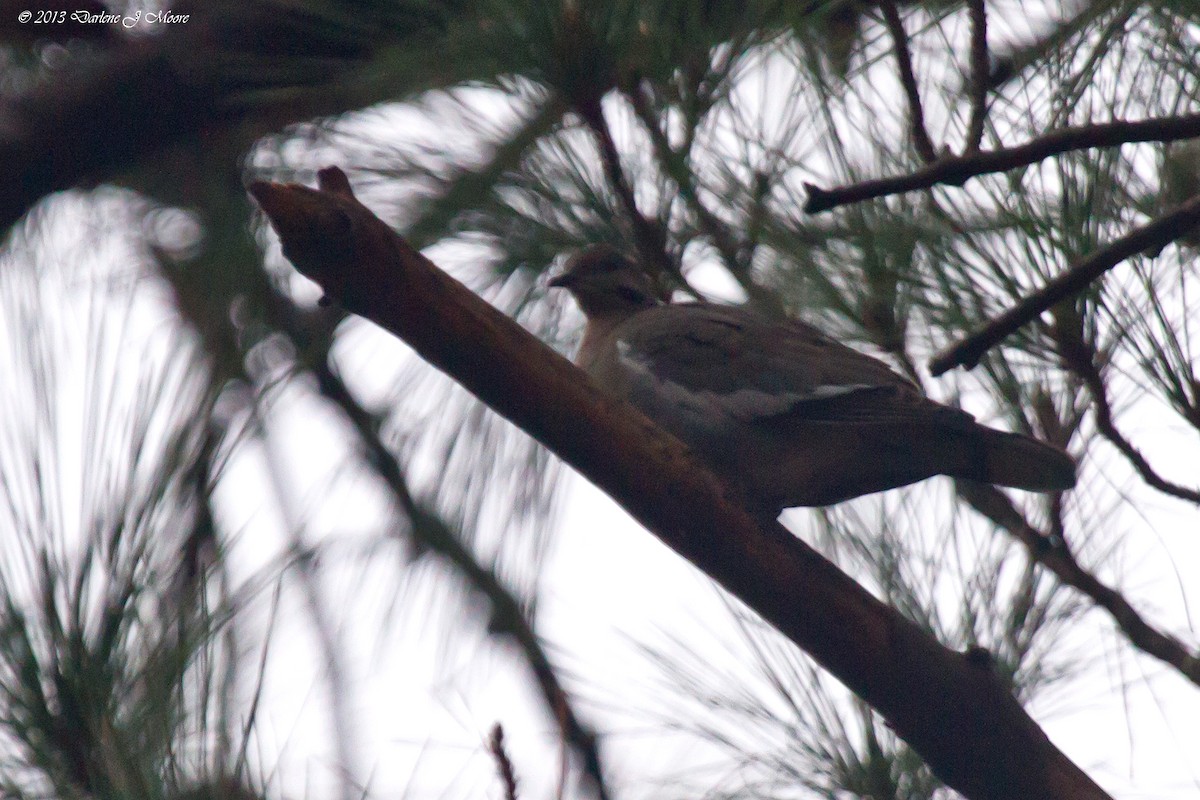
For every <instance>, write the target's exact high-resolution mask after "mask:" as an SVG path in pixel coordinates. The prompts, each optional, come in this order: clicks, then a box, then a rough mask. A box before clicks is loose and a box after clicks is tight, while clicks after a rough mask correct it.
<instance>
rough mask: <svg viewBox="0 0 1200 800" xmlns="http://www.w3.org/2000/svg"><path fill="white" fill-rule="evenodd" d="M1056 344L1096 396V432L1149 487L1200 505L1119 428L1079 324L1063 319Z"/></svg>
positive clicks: (1199, 497) (1193, 492) (1091, 348)
mask: <svg viewBox="0 0 1200 800" xmlns="http://www.w3.org/2000/svg"><path fill="white" fill-rule="evenodd" d="M1052 332H1053V335H1054V341H1055V344H1056V345H1057V346H1058V352H1059V355H1060V356H1061V357H1062V361H1063V365H1064V366H1065V367H1066V368H1067V369H1069V370H1070V371H1071V372H1073V373H1075V374H1076V375H1078V376H1079V378H1080V380H1082V381H1083V384H1084V386H1086V387H1087V389H1088V394H1090V395H1091V396H1092V408H1094V409H1095V411H1096V430H1098V431H1100V435H1101V436H1103V437H1104V438H1105V439H1107V440H1108V441H1109V442H1110V443H1111V444H1112V445H1113V446H1114V447H1116V448H1117V450H1119V451H1120V452H1121V454H1122V455H1123V456H1125V459H1126V460H1127V461H1128V462H1129V463H1130V464H1131V465H1132V466H1133V468H1134V469H1135V470H1137V472H1138V474H1139V475H1141V476H1142V480H1144V481H1145V482H1146V483H1147V484H1149V485H1150V486H1152V487H1154V488H1155V489H1158V490H1159V491H1160V492H1163V493H1164V494H1169V495H1171V496H1172V497H1178V498H1179V499H1180V500H1187V501H1188V502H1190V503H1197V504H1200V491H1197V490H1196V489H1191V488H1188V487H1187V486H1183V485H1181V484H1178V483H1174V482H1172V481H1169V480H1167V479H1166V478H1164V477H1162V476H1161V475H1159V474H1158V473H1157V472H1156V471H1155V470H1154V467H1152V466H1151V465H1150V462H1149V461H1148V460H1147V459H1146V457H1145V456H1144V455H1142V452H1141V451H1140V450H1138V449H1137V448H1136V447H1134V445H1133V443H1132V442H1131V441H1129V440H1128V439H1127V438H1125V435H1124V434H1122V433H1121V431H1120V430H1118V429H1117V423H1116V420H1115V419H1114V418H1113V412H1112V404H1111V402H1110V401H1109V399H1108V386H1107V385H1106V384H1105V381H1104V376H1103V375H1102V374H1101V372H1100V367H1099V366H1098V358H1097V356H1098V354H1097V352H1096V348H1095V346H1094V345H1093V344H1091V343H1090V342H1088V341H1086V340H1085V339H1084V337H1083V333H1082V331H1081V330H1080V328H1079V326H1078V325H1074V324H1072V325H1067V324H1065V323H1064V321H1063V320H1062V319H1061V318H1059V319H1056V320H1055V325H1054V327H1053V329H1052Z"/></svg>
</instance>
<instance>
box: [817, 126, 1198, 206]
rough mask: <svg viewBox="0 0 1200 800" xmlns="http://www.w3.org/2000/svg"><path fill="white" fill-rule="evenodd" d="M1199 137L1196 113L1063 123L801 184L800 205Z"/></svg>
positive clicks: (954, 182)
mask: <svg viewBox="0 0 1200 800" xmlns="http://www.w3.org/2000/svg"><path fill="white" fill-rule="evenodd" d="M1197 136H1200V114H1184V115H1180V116H1174V117H1160V118H1156V119H1145V120H1138V121H1136V122H1126V121H1124V120H1118V121H1115V122H1106V123H1098V124H1092V125H1080V126H1076V127H1070V128H1061V129H1059V130H1057V131H1054V132H1052V133H1048V134H1046V135H1045V136H1041V137H1039V138H1037V139H1032V140H1030V141H1028V142H1026V143H1025V144H1022V145H1017V146H1016V147H1004V148H1001V149H999V150H980V151H976V152H973V153H964V154H962V155H960V156H956V155H951V154H944V155H942V156H941V157H940V158H938V159H937V160H936V161H933V162H931V163H930V164H928V165H926V166H924V167H921V168H920V169H918V170H916V171H915V172H911V173H909V174H907V175H898V176H895V177H891V178H878V179H875V180H869V181H862V182H861V183H853V184H849V185H846V186H838V187H835V188H833V189H822V188H821V187H819V186H815V185H813V184H811V183H806V184H804V188H805V191H807V192H808V201H807V202H806V203H805V204H804V210H805V212H807V213H809V214H818V213H820V212H822V211H828V210H829V209H832V208H837V207H838V206H844V205H848V204H850V203H859V202H862V201H863V200H872V199H874V198H877V197H886V196H888V195H892V194H901V193H903V192H912V191H916V190H917V189H929V188H931V187H934V186H938V185H939V184H946V185H949V186H962V185H963V184H964V183H966V182H967V181H969V180H970V179H971V178H977V177H979V176H980V175H989V174H991V173H993V172H1007V171H1008V170H1011V169H1017V168H1018V167H1026V166H1029V165H1030V164H1036V163H1037V162H1039V161H1043V160H1045V159H1047V158H1050V157H1051V156H1056V155H1061V154H1062V153H1068V152H1070V151H1072V150H1085V149H1087V148H1090V147H1119V146H1121V145H1123V144H1134V143H1136V142H1174V141H1178V140H1179V139H1192V138H1195V137H1197Z"/></svg>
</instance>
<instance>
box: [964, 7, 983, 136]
mask: <svg viewBox="0 0 1200 800" xmlns="http://www.w3.org/2000/svg"><path fill="white" fill-rule="evenodd" d="M967 10H968V11H969V12H970V15H971V118H970V121H969V122H968V123H967V144H966V147H964V148H963V152H965V153H976V152H979V145H980V143H981V142H983V123H984V121H985V120H986V119H987V95H988V72H989V63H988V62H989V59H988V43H987V7H986V5H985V0H969V1H968V3H967Z"/></svg>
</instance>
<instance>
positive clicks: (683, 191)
mask: <svg viewBox="0 0 1200 800" xmlns="http://www.w3.org/2000/svg"><path fill="white" fill-rule="evenodd" d="M624 94H625V97H626V99H628V100H629V104H630V105H631V106H632V107H633V111H634V114H635V115H636V116H637V118H638V119H639V120H640V121H641V123H642V126H643V127H644V128H645V129H646V133H647V135H648V136H649V137H650V142H651V145H652V146H653V147H654V154H655V156H656V157H657V158H658V161H659V163H660V164H661V165H662V168H663V169H664V170H665V171H666V173H667V176H668V177H670V178H671V180H672V181H674V182H675V186H676V187H677V188H678V189H679V194H680V196H681V197H683V199H684V201H685V202H686V203H687V204H688V208H690V209H691V210H692V213H693V214H695V215H696V220H697V221H698V222H699V223H700V230H701V231H702V232H703V233H704V235H705V236H707V237H708V238H709V239H710V240H711V241H712V243H713V246H714V247H716V248H717V252H719V253H720V254H721V260H722V261H724V262H725V267H726V269H727V270H728V271H729V274H730V275H732V276H733V279H734V280H736V281H737V282H738V284H739V285H740V286H741V287H742V289H743V290H744V291H745V292H746V296H747V297H748V298H750V302H751V303H752V304H753V305H754V306H755V307H756V308H758V309H759V310H762V311H765V312H767V313H769V314H774V315H782V314H783V305H782V303H781V302H780V300H779V296H778V295H777V294H776V293H775V292H771V291H768V290H766V289H764V288H763V287H762V286H760V285H759V284H758V283H756V282H755V281H754V277H753V276H752V275H751V274H750V264H749V258H743V256H742V255H741V246H740V245H739V244H738V241H737V239H736V238H735V237H734V235H733V234H732V233H731V232H730V230H729V228H728V226H726V225H725V223H724V222H722V221H721V220H720V219H718V217H717V215H716V214H714V213H713V212H712V211H711V210H710V209H709V208H708V206H706V205H704V201H703V200H701V198H700V195H699V193H698V192H697V191H696V185H695V182H694V177H693V175H692V173H691V171H690V170H689V169H687V165H686V164H683V163H682V158H681V156H680V154H678V153H676V152H675V151H674V150H673V149H672V148H671V143H670V142H668V141H667V137H666V134H664V133H663V131H662V129H661V128H660V127H659V126H658V122H657V117H656V115H655V113H654V110H653V109H652V108H651V107H650V103H649V100H648V99H647V98H646V96H645V95H644V94H643V93H642V92H639V91H637V90H636V89H630V90H627V91H625V92H624ZM752 252H753V251H752V250H748V251H747V255H749V254H751V253H752Z"/></svg>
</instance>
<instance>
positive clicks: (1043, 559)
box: [957, 481, 1200, 685]
mask: <svg viewBox="0 0 1200 800" xmlns="http://www.w3.org/2000/svg"><path fill="white" fill-rule="evenodd" d="M957 490H958V494H959V496H960V497H962V498H963V499H964V500H966V501H967V502H968V503H969V504H970V505H971V507H972V508H974V509H975V510H976V511H978V512H979V513H980V514H983V515H984V516H985V517H987V518H988V519H989V520H991V521H992V522H993V523H995V525H996V526H997V527H999V528H1002V529H1003V530H1005V531H1008V533H1009V534H1010V535H1011V536H1013V537H1014V538H1015V539H1016V540H1017V541H1019V542H1020V543H1021V544H1023V545H1024V546H1025V549H1026V550H1027V551H1028V552H1029V556H1030V558H1032V559H1033V560H1035V561H1037V562H1038V563H1039V564H1041V565H1042V566H1043V567H1045V568H1046V569H1048V570H1050V571H1051V572H1052V573H1054V575H1055V576H1056V577H1057V578H1058V579H1059V580H1060V581H1062V582H1063V583H1065V584H1066V585H1067V586H1070V587H1072V588H1074V589H1076V590H1078V591H1080V592H1082V593H1083V594H1084V595H1086V596H1088V597H1089V598H1091V600H1092V602H1094V603H1095V604H1096V605H1097V606H1099V607H1100V608H1103V609H1104V610H1105V611H1107V612H1108V614H1109V616H1110V617H1112V619H1113V622H1115V623H1116V625H1117V627H1118V628H1120V629H1121V632H1122V633H1123V634H1125V638H1127V639H1128V640H1129V642H1130V643H1131V644H1132V645H1133V646H1134V647H1136V648H1137V649H1139V650H1141V651H1142V652H1143V653H1147V654H1148V655H1151V656H1154V657H1155V658H1157V659H1159V660H1160V661H1162V662H1164V663H1166V664H1168V665H1170V666H1171V667H1173V668H1174V669H1176V670H1178V671H1179V673H1180V674H1181V675H1183V676H1184V677H1185V678H1187V679H1188V680H1189V681H1191V682H1192V683H1194V684H1197V685H1200V654H1198V653H1196V652H1195V651H1193V650H1191V649H1189V648H1188V647H1187V645H1185V644H1184V643H1183V642H1181V641H1180V640H1179V639H1176V638H1175V637H1174V636H1171V635H1169V634H1166V633H1163V632H1162V631H1160V630H1158V629H1156V628H1155V627H1154V626H1153V625H1151V624H1150V623H1149V622H1147V621H1146V619H1145V618H1144V617H1143V616H1142V615H1141V614H1139V613H1138V611H1137V609H1135V608H1134V607H1133V606H1132V605H1130V603H1129V601H1128V600H1126V599H1125V595H1123V594H1121V593H1120V592H1119V591H1117V590H1116V589H1114V588H1112V587H1111V586H1108V585H1106V584H1104V583H1102V582H1101V581H1100V580H1099V579H1098V578H1097V577H1096V576H1095V575H1093V574H1091V573H1090V572H1088V571H1087V570H1085V569H1084V568H1083V567H1082V566H1080V565H1079V562H1078V561H1076V560H1075V556H1074V555H1072V554H1071V551H1070V549H1069V548H1068V546H1067V542H1066V541H1065V540H1063V539H1062V538H1061V537H1060V536H1055V535H1047V534H1045V533H1043V532H1041V531H1039V530H1037V529H1036V528H1034V527H1033V526H1032V525H1030V524H1029V522H1027V521H1026V519H1025V518H1024V517H1023V516H1022V515H1021V512H1020V511H1018V510H1017V508H1016V507H1015V506H1014V505H1013V503H1012V500H1010V499H1009V498H1008V496H1007V495H1005V494H1004V492H1002V491H1000V490H999V489H997V488H996V487H995V486H989V485H987V484H984V483H972V482H968V481H959V482H958V484H957Z"/></svg>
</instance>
